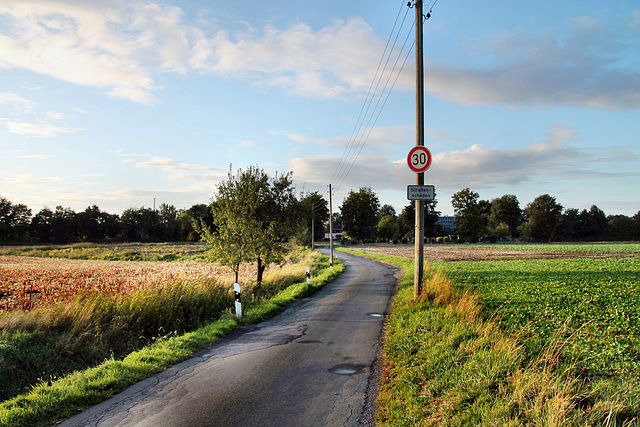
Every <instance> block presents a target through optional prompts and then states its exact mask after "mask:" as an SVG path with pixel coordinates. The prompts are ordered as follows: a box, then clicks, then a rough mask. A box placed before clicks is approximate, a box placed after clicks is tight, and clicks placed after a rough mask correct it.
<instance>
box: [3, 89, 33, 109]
mask: <svg viewBox="0 0 640 427" xmlns="http://www.w3.org/2000/svg"><path fill="white" fill-rule="evenodd" d="M0 104H5V105H9V106H11V107H13V108H14V109H16V110H19V111H21V112H30V111H32V110H33V109H34V108H35V106H36V105H37V103H36V102H34V101H31V100H29V99H26V98H23V97H21V96H20V95H18V94H16V93H13V92H0Z"/></svg>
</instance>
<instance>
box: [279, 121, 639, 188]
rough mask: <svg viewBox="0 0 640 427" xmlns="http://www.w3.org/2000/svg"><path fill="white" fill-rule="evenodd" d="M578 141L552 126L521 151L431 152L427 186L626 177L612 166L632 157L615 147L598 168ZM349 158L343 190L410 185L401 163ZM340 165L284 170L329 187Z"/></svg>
mask: <svg viewBox="0 0 640 427" xmlns="http://www.w3.org/2000/svg"><path fill="white" fill-rule="evenodd" d="M580 142H581V139H580V137H579V135H578V134H577V133H576V132H575V131H574V130H572V129H571V128H570V127H568V126H565V125H553V126H551V129H550V130H549V132H548V133H547V134H546V138H545V139H543V140H541V141H538V142H535V143H532V144H530V145H528V146H525V147H521V148H513V149H507V150H501V149H498V148H489V147H485V146H483V145H480V144H474V145H472V146H470V147H468V148H466V149H464V150H455V151H448V152H441V153H436V154H434V155H433V163H432V165H431V168H430V169H429V171H428V172H427V174H428V176H429V179H430V183H431V184H435V185H436V186H437V187H438V188H441V189H460V188H464V187H472V188H486V187H492V186H496V185H501V184H505V185H515V184H519V183H522V182H527V181H530V180H533V179H539V178H553V179H562V180H574V179H598V178H601V177H604V176H607V177H612V176H624V175H628V172H623V171H617V169H616V167H615V166H613V167H612V165H615V164H624V163H628V162H630V161H633V159H634V158H636V157H637V156H636V155H634V154H633V153H632V152H631V151H629V150H625V149H624V148H619V149H618V150H617V153H616V154H615V155H609V156H608V157H606V161H607V165H606V166H604V165H603V162H602V161H600V162H598V161H596V158H598V157H600V156H603V155H604V154H605V153H604V150H602V151H603V152H600V151H599V150H593V149H590V150H587V149H584V148H581V147H580V146H579V145H577V144H576V143H578V144H579V143H580ZM609 150H610V149H607V151H609ZM352 158H353V157H350V158H349V161H348V162H347V163H346V165H347V166H346V169H345V172H346V171H347V170H349V173H348V174H347V175H346V177H343V176H342V175H341V177H339V179H342V181H343V182H342V185H341V187H344V188H345V189H347V188H359V187H364V186H367V187H372V188H376V189H396V190H400V191H401V190H402V189H403V188H405V187H406V185H407V184H408V183H413V180H414V176H415V175H414V174H413V173H411V172H410V171H409V168H408V167H407V164H406V158H401V159H398V158H389V157H388V155H387V154H386V153H382V152H380V153H373V154H367V155H362V156H359V157H358V159H357V161H356V162H355V163H353V165H352V162H351V159H352ZM340 163H341V158H340V157H339V156H334V155H320V156H313V157H306V158H302V157H296V158H293V159H291V160H290V162H289V169H291V170H293V171H294V174H295V177H296V179H297V180H300V181H304V182H310V183H318V184H320V183H329V182H330V181H331V180H332V179H335V178H336V177H334V176H333V174H334V172H335V171H336V170H337V168H338V166H339V165H340ZM380 171H385V173H384V174H382V173H380ZM634 174H635V175H637V173H634ZM425 178H426V177H425ZM333 184H334V185H337V184H340V183H336V182H334V183H333Z"/></svg>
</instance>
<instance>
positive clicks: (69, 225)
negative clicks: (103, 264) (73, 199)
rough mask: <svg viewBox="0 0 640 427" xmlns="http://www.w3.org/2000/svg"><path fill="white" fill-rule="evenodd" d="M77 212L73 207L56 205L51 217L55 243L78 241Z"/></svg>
mask: <svg viewBox="0 0 640 427" xmlns="http://www.w3.org/2000/svg"><path fill="white" fill-rule="evenodd" d="M77 228H78V227H77V223H76V213H75V212H74V211H73V209H71V208H63V207H62V206H56V210H55V211H54V212H53V216H52V217H51V229H52V237H53V243H72V242H75V241H76V233H77Z"/></svg>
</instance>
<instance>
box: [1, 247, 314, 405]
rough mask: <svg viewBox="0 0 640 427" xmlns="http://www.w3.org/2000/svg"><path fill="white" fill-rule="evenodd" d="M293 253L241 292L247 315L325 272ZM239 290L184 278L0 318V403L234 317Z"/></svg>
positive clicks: (311, 256)
mask: <svg viewBox="0 0 640 427" xmlns="http://www.w3.org/2000/svg"><path fill="white" fill-rule="evenodd" d="M299 252H300V251H295V253H292V255H290V259H288V260H287V263H286V264H285V265H284V266H283V267H281V268H272V269H271V273H270V274H268V275H267V276H266V277H265V280H264V283H263V284H262V286H260V287H257V286H256V285H255V283H249V284H247V285H246V286H243V287H244V289H243V310H244V311H245V312H246V311H247V310H250V309H251V307H253V306H257V305H259V304H261V303H264V302H265V301H267V300H269V299H270V298H272V297H273V296H274V295H276V294H277V293H278V292H280V291H281V290H283V289H286V288H287V287H289V286H290V285H291V284H293V283H296V282H300V281H302V280H304V278H305V276H306V267H307V266H308V267H310V268H311V269H312V271H314V270H317V269H319V268H320V267H321V266H322V260H323V258H322V256H321V255H320V254H319V253H317V252H315V253H314V252H311V251H306V252H302V253H299ZM233 307H234V295H233V290H232V289H231V288H230V287H229V286H227V285H221V284H219V283H217V282H216V281H215V280H214V279H197V280H183V281H178V282H173V283H167V284H165V285H163V286H160V287H157V288H151V289H144V290H139V291H137V292H135V293H133V294H131V295H115V296H114V295H106V294H101V293H84V294H80V295H78V296H77V297H76V298H75V299H74V300H72V301H71V302H69V303H64V304H58V305H55V306H51V307H43V308H39V309H35V310H33V311H30V312H20V311H16V312H9V313H5V314H3V315H2V316H0V362H2V363H0V381H1V382H2V383H3V387H0V400H6V399H8V398H10V397H13V396H15V395H16V394H18V393H21V392H23V391H25V390H28V389H29V388H30V387H31V386H33V385H34V384H37V383H39V382H42V381H44V382H50V381H52V380H55V379H56V378H59V377H61V376H63V375H65V374H66V373H68V372H71V371H74V370H77V369H84V368H86V367H89V366H93V365H96V364H98V363H100V362H102V361H103V360H105V359H108V358H114V359H120V358H122V357H124V356H125V355H127V354H129V353H131V352H133V351H136V350H139V349H141V348H143V347H144V346H146V345H149V344H151V343H154V342H156V341H158V340H160V339H162V338H167V337H170V336H177V335H180V334H183V333H185V332H188V331H193V330H195V329H198V328H200V327H202V326H203V325H205V324H207V323H209V322H212V321H213V320H216V319H218V318H220V317H221V316H223V315H226V314H230V313H232V308H233Z"/></svg>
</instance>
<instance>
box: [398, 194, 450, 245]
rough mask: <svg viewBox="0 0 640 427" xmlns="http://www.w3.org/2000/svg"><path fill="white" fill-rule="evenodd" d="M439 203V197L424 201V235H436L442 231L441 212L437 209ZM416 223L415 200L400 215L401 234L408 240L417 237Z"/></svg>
mask: <svg viewBox="0 0 640 427" xmlns="http://www.w3.org/2000/svg"><path fill="white" fill-rule="evenodd" d="M437 204H438V200H437V199H433V200H429V201H424V202H422V205H423V209H424V215H423V217H422V219H423V224H424V225H423V227H424V237H436V236H438V235H439V234H440V233H441V232H442V228H441V227H440V225H439V224H438V221H439V219H440V212H439V211H437V210H436V206H437ZM415 224H416V204H415V202H411V203H409V204H408V205H407V206H405V207H404V208H403V209H402V212H400V216H399V217H398V227H399V233H400V236H401V237H402V238H403V239H407V240H411V239H413V238H415Z"/></svg>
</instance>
